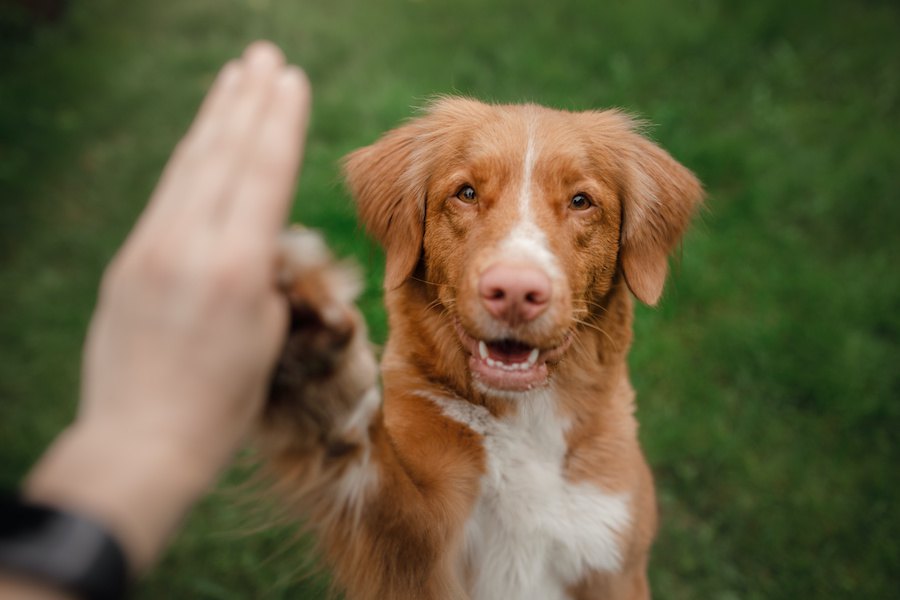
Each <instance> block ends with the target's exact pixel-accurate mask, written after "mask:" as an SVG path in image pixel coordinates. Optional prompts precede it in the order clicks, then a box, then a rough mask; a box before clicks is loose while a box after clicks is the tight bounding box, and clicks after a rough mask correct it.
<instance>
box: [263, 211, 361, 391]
mask: <svg viewBox="0 0 900 600" xmlns="http://www.w3.org/2000/svg"><path fill="white" fill-rule="evenodd" d="M280 246H281V261H280V271H279V285H280V287H281V289H282V290H283V291H284V293H285V295H286V296H287V298H288V300H289V301H290V311H291V318H290V329H289V331H288V336H287V340H286V342H285V346H284V350H283V352H282V356H281V359H280V361H279V364H278V368H277V371H276V374H275V383H276V384H277V383H279V381H280V382H281V383H283V384H290V382H291V381H295V380H297V379H298V378H299V379H309V378H321V377H325V376H328V375H329V374H330V373H331V372H332V371H333V369H334V367H335V365H336V363H337V362H338V361H339V360H340V359H341V353H342V351H343V350H344V349H345V348H346V347H347V346H348V345H349V343H350V341H351V340H352V339H353V336H354V334H355V333H356V332H357V330H358V329H359V326H360V322H361V318H360V316H359V313H358V311H357V310H356V308H355V306H354V305H353V302H354V301H355V300H356V297H357V296H358V295H359V292H360V291H361V288H362V285H361V278H360V275H359V272H358V270H357V269H356V268H355V266H354V265H352V264H350V263H347V262H340V261H337V260H335V258H334V256H333V255H332V254H331V252H330V251H329V250H328V247H327V246H326V245H325V241H324V240H323V239H322V237H321V236H320V235H319V234H318V233H316V232H314V231H312V230H309V229H303V228H299V227H298V228H294V229H291V230H289V231H287V232H286V233H284V234H283V236H282V238H281V240H280Z"/></svg>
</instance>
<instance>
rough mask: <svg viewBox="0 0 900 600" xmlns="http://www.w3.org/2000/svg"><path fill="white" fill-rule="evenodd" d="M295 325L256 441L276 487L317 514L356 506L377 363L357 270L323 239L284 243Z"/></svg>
mask: <svg viewBox="0 0 900 600" xmlns="http://www.w3.org/2000/svg"><path fill="white" fill-rule="evenodd" d="M281 250H282V252H281V254H282V264H281V281H280V284H281V286H282V287H283V289H284V291H285V293H286V294H287V296H288V299H289V301H290V311H291V315H290V329H289V332H288V337H287V339H286V342H285V347H284V350H283V352H282V355H281V358H280V360H279V362H278V365H277V367H276V370H275V373H274V375H273V378H272V384H271V389H270V391H269V400H268V403H267V405H266V408H265V411H264V414H263V419H262V424H261V425H262V426H261V435H260V436H259V445H260V447H261V450H262V452H263V455H264V459H265V461H266V462H265V467H266V468H267V469H268V470H269V471H270V472H271V473H272V474H273V475H274V478H273V479H274V481H275V485H276V488H278V491H279V492H281V493H282V494H284V495H285V496H286V497H287V498H288V502H289V503H290V504H292V505H294V504H296V505H297V506H296V508H299V509H300V510H302V512H304V513H307V514H310V515H311V516H318V517H319V518H320V519H323V518H325V515H324V514H321V513H323V511H339V512H340V511H358V510H359V508H360V507H359V503H360V502H361V501H362V497H363V496H364V494H365V491H366V487H367V479H368V478H367V475H366V468H367V467H368V466H369V465H368V462H369V454H370V447H369V446H370V441H369V438H368V427H369V425H370V423H371V422H372V420H373V417H374V415H375V414H376V412H378V411H379V410H380V404H381V402H380V396H379V391H378V387H377V373H378V370H377V364H376V361H375V357H374V355H373V353H372V350H371V348H370V346H369V342H368V339H367V336H366V331H365V323H364V321H363V318H362V316H361V315H360V313H359V311H358V310H357V309H356V307H355V306H354V305H353V301H354V300H355V298H356V296H357V294H358V292H359V289H360V282H359V276H358V274H357V273H356V270H355V269H354V268H352V267H351V266H349V265H347V264H343V263H339V262H337V261H335V260H334V258H333V257H332V256H331V253H330V252H329V251H328V249H327V247H326V246H325V243H324V241H323V240H322V238H321V237H320V236H319V235H318V234H317V233H315V232H313V231H311V230H307V229H300V228H297V229H292V230H290V231H289V232H287V233H286V234H284V236H283V238H282V240H281Z"/></svg>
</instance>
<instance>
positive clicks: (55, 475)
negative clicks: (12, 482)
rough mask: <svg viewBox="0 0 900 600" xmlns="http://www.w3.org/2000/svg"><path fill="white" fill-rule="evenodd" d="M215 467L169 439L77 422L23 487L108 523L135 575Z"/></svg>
mask: <svg viewBox="0 0 900 600" xmlns="http://www.w3.org/2000/svg"><path fill="white" fill-rule="evenodd" d="M216 472H217V469H216V468H215V467H212V468H210V467H209V466H208V465H202V466H201V465H198V464H196V457H192V456H185V452H184V451H182V450H180V449H179V448H177V447H175V446H174V445H173V444H171V443H170V442H168V441H163V440H153V439H149V440H148V439H134V436H133V435H129V433H128V432H124V431H115V430H111V429H100V428H99V427H97V426H89V425H78V424H76V425H73V426H72V427H70V428H69V429H68V430H66V431H65V432H64V433H63V434H62V435H60V436H59V437H58V438H57V440H56V442H55V443H54V444H53V446H51V448H50V449H49V450H48V451H47V453H46V454H45V455H44V456H43V458H42V459H41V460H40V462H39V463H38V464H37V466H36V467H35V468H34V469H33V470H32V472H31V474H30V476H29V477H28V480H27V482H26V484H25V487H24V490H23V492H24V495H25V496H26V498H28V499H30V500H32V501H35V502H40V503H44V504H48V505H51V506H54V507H58V508H60V509H64V510H68V511H71V512H74V513H77V514H80V515H82V516H84V517H87V518H92V519H93V520H95V521H97V522H98V523H100V524H102V525H103V526H105V527H107V528H108V529H109V531H110V533H111V534H113V535H114V536H115V537H116V539H117V540H118V541H119V543H120V544H121V545H122V547H123V550H124V551H125V554H126V556H127V558H128V562H129V565H130V567H131V572H132V574H134V575H139V574H142V573H144V572H145V571H146V570H147V569H148V568H149V567H150V566H152V564H153V563H154V561H155V560H156V558H157V556H158V555H159V553H160V551H161V550H162V549H163V548H164V547H165V545H166V542H167V540H168V539H169V537H170V536H171V535H172V533H173V532H174V530H175V528H176V526H177V525H178V523H179V522H180V521H181V519H182V518H183V516H184V515H185V514H186V512H187V510H188V509H189V508H190V506H191V505H192V504H193V503H194V502H195V501H196V500H197V499H198V498H199V497H200V496H201V495H202V494H203V492H204V491H205V490H206V489H207V488H208V487H209V486H210V485H211V484H212V483H213V480H214V477H215V473H216Z"/></svg>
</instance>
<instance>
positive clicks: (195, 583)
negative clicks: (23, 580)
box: [0, 0, 900, 600]
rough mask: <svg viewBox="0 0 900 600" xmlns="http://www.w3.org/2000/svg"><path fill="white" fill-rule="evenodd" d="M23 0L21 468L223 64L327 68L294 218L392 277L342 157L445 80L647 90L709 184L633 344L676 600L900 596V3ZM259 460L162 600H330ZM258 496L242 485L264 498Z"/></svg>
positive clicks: (191, 538)
mask: <svg viewBox="0 0 900 600" xmlns="http://www.w3.org/2000/svg"><path fill="white" fill-rule="evenodd" d="M3 6H4V8H0V11H2V12H0V15H2V21H0V34H2V35H0V40H2V41H0V65H2V66H0V69H2V86H0V234H2V239H0V265H2V267H0V289H2V290H3V291H4V293H3V294H2V300H0V307H2V309H0V341H2V343H0V353H2V354H0V440H2V442H0V457H2V458H0V484H3V485H6V486H12V485H15V484H16V482H17V481H18V480H19V479H20V478H21V476H22V475H23V474H24V473H25V472H26V470H27V468H28V466H29V465H30V464H31V463H32V462H33V461H34V460H35V459H36V458H37V457H38V456H39V454H40V452H41V449H42V447H43V446H44V445H45V444H46V443H47V442H48V441H49V440H50V439H51V438H52V436H53V435H54V433H55V432H56V431H58V430H59V429H60V428H61V427H62V426H63V425H64V424H65V423H66V422H67V421H68V420H69V419H70V418H71V417H72V415H73V414H74V410H75V405H76V398H77V389H78V368H79V350H80V344H81V339H82V336H83V333H84V328H85V326H86V323H87V319H88V318H89V315H90V311H91V307H92V305H93V302H94V298H95V289H96V285H97V282H98V279H99V277H100V274H101V272H102V268H103V265H104V264H105V263H106V261H107V260H108V259H109V258H110V256H111V254H112V252H113V251H114V249H115V248H116V247H117V246H118V244H119V243H120V242H121V240H122V239H123V238H124V236H125V235H126V234H127V232H128V230H129V227H130V225H131V223H132V222H133V221H134V219H135V217H136V216H137V214H138V213H139V212H140V210H141V208H142V206H143V203H144V202H145V201H146V198H147V197H148V195H149V193H150V191H151V189H152V188H153V185H154V182H155V178H156V177H157V174H158V173H159V171H160V169H161V167H162V165H163V164H164V162H165V159H166V157H167V155H168V152H169V151H170V149H171V148H172V146H173V145H174V144H175V142H176V141H177V139H178V138H179V136H180V135H181V134H182V132H183V131H184V130H185V129H186V127H187V125H188V123H189V122H190V120H191V118H192V116H193V112H194V110H195V107H196V106H197V104H198V102H199V100H200V98H201V97H202V95H203V91H204V89H205V88H206V87H207V86H208V84H209V83H210V81H211V79H212V77H213V75H214V73H215V70H216V68H217V67H218V65H220V64H221V63H222V62H224V61H225V60H226V59H228V58H230V57H232V56H234V55H235V54H236V53H237V52H239V51H240V49H241V48H242V46H243V45H244V44H245V43H246V42H248V41H250V40H252V39H255V38H258V37H267V38H270V39H273V40H275V41H276V42H278V43H279V44H280V45H281V46H282V47H283V48H284V49H285V50H286V52H287V54H288V55H289V57H290V58H291V59H292V60H294V61H296V62H299V63H301V64H303V65H304V66H305V67H306V69H307V70H308V72H309V74H310V77H311V79H312V81H313V84H314V87H315V107H314V114H313V121H312V131H311V135H310V142H309V148H308V153H307V157H306V162H305V166H304V175H303V179H302V182H301V184H300V187H299V190H298V194H297V203H296V207H295V210H294V214H293V217H294V219H296V220H300V221H303V222H305V223H307V224H309V225H312V226H315V227H319V228H322V229H323V230H324V231H325V232H326V234H327V236H328V238H329V240H330V242H331V243H332V244H333V245H334V247H335V248H336V249H337V250H338V251H339V252H340V253H341V254H348V255H354V256H356V257H357V259H358V261H359V262H361V263H362V264H363V266H364V267H365V268H366V270H367V271H368V273H369V281H368V291H367V292H366V294H365V296H364V297H363V300H362V305H363V308H364V310H365V312H366V314H367V315H368V317H369V319H370V322H371V323H372V329H373V333H374V336H375V338H376V339H381V340H383V339H384V336H385V335H386V330H385V325H384V315H383V310H382V308H381V305H380V298H379V284H378V280H379V278H380V275H381V262H380V260H381V259H380V256H379V254H378V252H377V250H376V249H375V248H374V246H373V245H372V244H371V243H369V242H367V241H366V240H364V239H363V238H362V236H361V233H360V231H359V229H358V228H357V226H356V222H355V219H354V216H353V210H352V207H351V205H350V203H349V201H348V199H347V197H346V195H345V193H344V192H343V191H342V188H341V186H340V181H339V175H338V171H337V168H336V162H337V160H338V159H339V157H340V156H341V155H342V154H343V153H345V152H347V151H349V150H351V149H353V148H355V147H357V146H360V145H362V144H366V143H368V142H370V141H372V140H373V139H374V138H375V137H376V136H377V135H378V134H379V133H380V132H382V131H384V130H386V129H388V128H390V127H392V126H394V125H395V124H397V123H398V122H399V121H400V120H401V119H403V118H405V117H407V116H408V115H409V114H410V112H411V106H415V105H418V104H421V103H422V102H423V100H424V99H426V98H428V97H429V96H431V95H433V94H438V93H460V94H470V95H473V96H476V97H479V98H483V99H489V100H496V101H523V100H530V101H536V102H540V103H543V104H548V105H552V106H557V107H563V108H573V109H579V108H589V107H601V106H621V107H624V108H626V109H628V110H630V111H633V112H636V113H638V114H641V115H644V116H645V117H647V118H648V119H649V120H651V121H652V122H654V123H655V124H656V126H655V128H654V129H653V135H654V137H655V138H656V139H658V140H659V141H660V143H662V144H663V145H664V146H665V147H667V148H668V149H669V150H670V151H671V152H672V153H673V154H674V155H675V156H676V157H678V158H679V159H680V160H681V161H682V162H684V163H685V164H687V165H688V166H690V167H691V168H692V169H693V170H694V171H696V172H697V173H698V174H699V176H700V177H701V179H702V180H703V181H704V182H705V184H706V186H707V190H708V192H709V201H708V203H707V207H706V210H705V212H704V214H703V215H702V217H701V219H699V221H698V222H697V223H696V225H695V227H694V229H693V230H692V232H691V233H690V234H689V235H688V237H687V239H686V240H685V243H684V244H683V248H682V250H681V252H680V256H679V257H678V258H677V260H676V264H675V267H674V269H673V277H672V279H671V280H670V284H669V287H668V290H667V295H666V297H665V300H664V302H663V304H662V306H661V307H659V308H658V309H655V310H649V309H644V308H641V309H639V310H638V316H637V324H636V342H635V349H634V351H633V353H632V357H631V365H632V372H633V379H634V381H635V385H636V387H637V389H638V394H639V395H638V399H639V407H640V408H639V413H640V415H639V416H640V420H641V423H642V428H641V438H642V442H643V444H644V446H645V448H646V450H647V453H648V455H649V459H650V462H651V463H652V465H653V468H654V471H655V473H656V476H657V482H658V487H659V496H660V507H661V512H662V530H661V532H660V535H659V540H658V543H657V545H656V546H655V550H654V555H653V562H652V565H651V581H652V585H653V588H654V592H655V594H656V596H657V597H659V598H663V599H667V598H672V599H694V598H713V599H721V600H731V599H756V598H760V599H761V598H767V599H771V598H785V599H793V598H888V597H893V596H894V595H895V594H896V590H897V589H898V586H900V580H898V579H900V578H898V574H897V573H898V570H897V569H898V565H900V516H898V514H897V510H896V507H897V506H898V504H900V484H898V478H897V466H896V465H897V464H898V461H900V449H898V432H900V377H898V365H900V310H898V309H900V276H898V269H897V260H898V259H900V236H898V234H897V231H896V228H897V225H898V224H900V188H898V186H897V183H896V177H897V173H898V172H900V148H898V141H897V140H898V139H900V126H898V124H900V41H898V36H897V31H898V30H900V8H898V7H897V6H896V5H895V4H893V3H890V2H878V1H875V0H870V1H868V2H856V3H842V2H813V1H811V0H798V1H797V2H793V3H783V2H775V1H774V0H760V1H757V2H753V3H731V2H725V1H724V0H723V1H720V2H714V1H712V0H690V1H682V2H665V1H663V0H635V1H633V2H618V1H616V2H606V3H590V4H588V3H583V5H582V4H580V3H577V2H575V1H574V0H571V1H570V0H560V1H558V2H553V3H550V2H537V1H518V2H513V1H512V0H499V1H496V2H493V3H490V5H489V6H488V5H487V3H484V2H481V1H476V0H454V1H453V2H439V1H437V0H417V1H416V0H390V1H382V2H369V3H362V2H353V1H352V0H330V1H329V2H327V3H326V2H317V3H312V2H307V3H301V2H287V1H283V2H282V1H276V0H227V1H226V0H218V1H214V0H193V1H192V2H177V1H175V0H157V1H156V2H149V1H146V0H142V1H135V2H128V3H124V2H114V1H113V0H83V1H81V2H77V3H72V7H71V10H70V11H69V13H68V14H67V15H66V17H65V18H64V19H63V20H62V21H61V22H60V23H58V24H55V25H34V24H30V23H28V22H27V20H24V19H21V18H18V17H16V14H15V11H13V10H12V9H10V8H9V7H8V6H6V5H3ZM245 479H246V469H244V468H241V467H237V468H235V469H234V470H233V471H232V472H231V473H229V474H228V476H227V477H226V478H225V481H224V483H223V486H222V487H221V489H220V490H219V491H217V492H216V493H214V494H213V495H212V496H210V497H209V498H208V499H207V500H205V501H204V502H203V503H202V504H201V505H200V506H198V507H197V509H196V510H195V511H194V512H193V514H192V516H191V517H190V519H189V520H188V522H187V524H186V527H185V529H184V531H183V532H182V534H181V535H180V536H179V537H178V539H177V540H176V541H175V543H174V545H173V547H172V549H171V551H170V553H169V554H168V555H167V557H166V559H165V560H164V561H163V563H162V564H161V565H160V567H159V569H158V570H157V571H156V572H155V573H154V574H153V575H152V576H151V577H150V578H149V579H148V580H147V581H146V582H144V584H143V585H142V587H141V589H140V591H139V593H138V597H139V598H157V597H167V598H215V599H230V598H247V597H254V598H255V597H259V598H317V597H321V596H322V594H323V585H324V584H323V582H322V579H321V578H318V577H302V572H303V564H304V563H303V559H302V558H301V557H302V556H303V554H304V552H303V544H302V543H300V544H299V545H298V546H294V545H293V543H292V541H291V540H292V537H293V535H292V533H291V532H292V529H291V527H290V526H285V527H276V528H271V529H267V530H265V531H261V532H254V531H251V529H252V527H253V524H254V523H260V522H263V521H264V520H265V519H264V518H260V517H259V514H258V513H259V512H260V511H259V510H258V508H257V507H256V506H255V505H253V503H251V502H248V501H247V500H246V495H242V494H241V492H240V491H239V484H240V482H242V481H244V480H245ZM236 488H238V491H235V490H236Z"/></svg>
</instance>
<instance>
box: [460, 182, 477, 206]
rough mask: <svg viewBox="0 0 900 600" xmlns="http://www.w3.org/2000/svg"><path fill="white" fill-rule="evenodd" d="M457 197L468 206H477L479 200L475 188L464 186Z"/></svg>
mask: <svg viewBox="0 0 900 600" xmlns="http://www.w3.org/2000/svg"><path fill="white" fill-rule="evenodd" d="M456 197H457V198H459V199H460V200H462V201H463V202H465V203H466V204H475V201H476V200H477V199H478V196H477V194H475V188H473V187H472V186H471V185H464V186H462V187H461V188H459V191H458V192H456Z"/></svg>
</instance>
